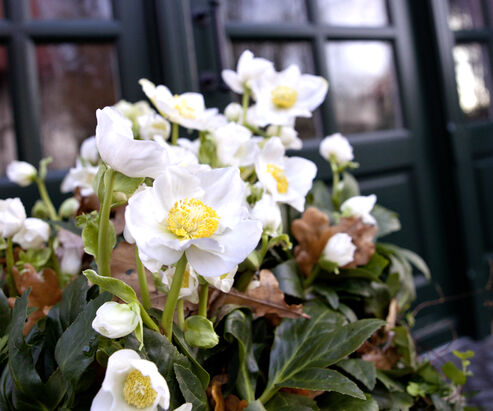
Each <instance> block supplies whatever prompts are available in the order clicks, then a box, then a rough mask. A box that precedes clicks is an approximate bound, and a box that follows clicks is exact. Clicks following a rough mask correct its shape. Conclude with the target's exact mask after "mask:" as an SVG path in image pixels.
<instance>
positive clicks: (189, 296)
mask: <svg viewBox="0 0 493 411" xmlns="http://www.w3.org/2000/svg"><path fill="white" fill-rule="evenodd" d="M175 272H176V267H174V266H171V267H168V268H167V269H166V270H164V271H161V273H160V274H161V280H162V281H163V284H164V285H165V286H166V287H167V288H168V290H169V289H170V287H171V283H172V282H173V277H174V275H175ZM178 298H179V299H181V298H184V299H185V300H187V301H190V302H191V303H192V304H197V303H198V302H199V278H198V277H197V274H196V273H195V271H194V269H193V268H192V267H190V264H187V266H186V268H185V274H184V275H183V281H182V284H181V288H180V294H179V295H178Z"/></svg>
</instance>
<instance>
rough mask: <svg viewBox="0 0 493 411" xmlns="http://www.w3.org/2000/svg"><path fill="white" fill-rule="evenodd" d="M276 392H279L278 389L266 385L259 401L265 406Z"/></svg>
mask: <svg viewBox="0 0 493 411" xmlns="http://www.w3.org/2000/svg"><path fill="white" fill-rule="evenodd" d="M277 391H279V387H272V386H270V385H267V387H265V391H264V392H263V393H262V395H261V396H260V398H259V401H260V402H261V403H262V404H265V403H266V402H267V401H269V400H270V399H271V398H272V397H273V396H274V394H275V393H276V392H277Z"/></svg>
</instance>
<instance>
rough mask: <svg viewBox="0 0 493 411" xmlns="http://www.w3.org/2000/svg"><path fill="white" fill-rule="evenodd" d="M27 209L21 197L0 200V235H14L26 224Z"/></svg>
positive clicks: (5, 236)
mask: <svg viewBox="0 0 493 411" xmlns="http://www.w3.org/2000/svg"><path fill="white" fill-rule="evenodd" d="M25 219H26V210H25V209H24V206H23V205H22V202H21V200H20V199H19V198H17V197H16V198H7V199H6V200H0V236H1V237H4V238H8V237H12V236H13V235H14V234H15V233H17V232H18V231H19V230H20V229H21V228H22V225H23V224H24V220H25Z"/></svg>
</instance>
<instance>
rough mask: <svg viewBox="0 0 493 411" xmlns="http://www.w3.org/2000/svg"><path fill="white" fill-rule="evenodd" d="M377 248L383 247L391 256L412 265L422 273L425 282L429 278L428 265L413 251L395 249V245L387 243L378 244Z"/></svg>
mask: <svg viewBox="0 0 493 411" xmlns="http://www.w3.org/2000/svg"><path fill="white" fill-rule="evenodd" d="M378 246H379V247H383V248H384V249H385V250H386V251H387V252H390V253H391V254H394V255H396V256H397V257H399V258H400V259H404V260H406V261H407V262H409V263H410V264H412V265H413V266H414V267H416V269H417V270H418V271H419V272H420V273H422V274H423V275H424V276H425V277H426V279H427V280H429V279H430V278H431V273H430V269H429V267H428V265H427V264H426V263H425V261H424V260H423V259H422V258H421V257H420V256H419V255H418V254H416V253H415V252H414V251H411V250H407V249H405V248H401V247H397V246H396V245H393V244H387V243H385V244H384V243H379V244H378Z"/></svg>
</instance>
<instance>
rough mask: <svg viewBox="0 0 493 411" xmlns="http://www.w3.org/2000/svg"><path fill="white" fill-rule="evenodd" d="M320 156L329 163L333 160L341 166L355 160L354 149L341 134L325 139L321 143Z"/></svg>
mask: <svg viewBox="0 0 493 411" xmlns="http://www.w3.org/2000/svg"><path fill="white" fill-rule="evenodd" d="M320 155H321V156H322V157H323V158H325V159H326V160H327V161H330V160H331V158H333V159H334V160H335V161H337V163H338V164H339V165H341V166H344V165H345V164H347V163H349V162H350V161H352V160H353V159H354V155H353V147H352V146H351V144H349V141H348V140H347V138H346V137H344V136H343V135H341V134H340V133H336V134H332V135H331V136H327V137H325V138H324V139H323V140H322V141H321V143H320Z"/></svg>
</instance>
